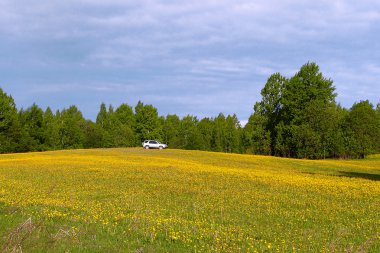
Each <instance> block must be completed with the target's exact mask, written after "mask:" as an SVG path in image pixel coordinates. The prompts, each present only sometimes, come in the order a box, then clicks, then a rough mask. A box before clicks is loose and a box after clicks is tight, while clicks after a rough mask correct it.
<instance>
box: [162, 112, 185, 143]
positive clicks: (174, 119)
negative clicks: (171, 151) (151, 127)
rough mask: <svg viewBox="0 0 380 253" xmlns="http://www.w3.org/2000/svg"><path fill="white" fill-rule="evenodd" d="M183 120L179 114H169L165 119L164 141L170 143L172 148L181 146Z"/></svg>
mask: <svg viewBox="0 0 380 253" xmlns="http://www.w3.org/2000/svg"><path fill="white" fill-rule="evenodd" d="M180 124H181V120H180V119H179V117H178V116H177V115H175V114H174V115H170V114H169V115H167V116H166V118H165V119H164V121H163V128H162V133H163V135H162V137H163V142H165V143H166V144H168V146H169V147H171V148H179V146H180V140H179V130H180Z"/></svg>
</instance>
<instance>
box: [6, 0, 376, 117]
mask: <svg viewBox="0 0 380 253" xmlns="http://www.w3.org/2000/svg"><path fill="white" fill-rule="evenodd" d="M0 38H1V39H0V87H1V88H2V89H3V90H4V91H5V92H7V93H8V94H11V95H12V96H13V98H14V99H15V101H16V104H17V106H18V107H19V108H21V107H23V108H26V107H29V106H30V105H31V104H32V103H34V102H35V103H37V104H38V105H39V106H41V107H42V108H46V106H50V107H51V108H52V109H53V110H56V109H62V108H65V107H66V108H67V107H68V106H69V105H72V104H75V105H77V106H78V107H79V109H80V110H81V111H82V112H83V114H84V116H85V117H86V118H89V119H93V120H94V119H95V118H96V114H97V112H98V111H99V106H100V103H101V102H105V103H107V104H112V105H114V107H117V106H118V105H120V104H121V103H123V102H124V103H128V104H130V105H132V106H134V105H136V103H137V101H139V100H141V101H143V102H144V103H147V104H153V105H154V106H155V107H157V108H158V110H159V113H160V114H161V115H166V114H174V113H175V114H177V115H180V116H185V115H187V114H192V115H195V116H197V117H198V118H202V117H206V116H217V114H218V113H220V112H223V113H225V114H233V113H236V114H237V116H238V118H239V119H240V120H241V121H243V122H244V121H245V120H246V119H247V118H248V117H249V115H250V114H251V113H252V111H253V109H252V108H253V105H254V103H255V102H256V101H258V100H260V90H261V89H262V88H263V86H264V85H265V82H266V80H267V78H268V77H269V76H270V75H271V74H273V73H275V72H280V73H282V74H283V75H285V76H287V77H290V76H292V75H294V74H295V73H296V72H297V70H298V69H299V68H300V67H301V66H302V65H303V64H304V63H306V62H308V61H312V62H316V63H317V64H318V65H319V66H320V69H321V71H322V73H323V74H324V76H326V77H328V78H331V79H332V80H333V81H334V85H335V87H336V91H337V93H338V97H337V101H338V102H339V103H340V104H342V105H343V106H345V107H350V106H351V105H352V104H353V103H354V102H357V101H360V100H364V99H369V100H370V101H371V102H372V103H373V104H376V103H378V102H380V95H379V94H380V83H379V80H380V78H379V77H380V2H379V1H375V0H363V1H343V0H341V1H339V0H330V1H325V0H321V1H301V0H282V1H281V0H278V1H277V0H267V1H253V0H251V1H248V0H202V1H201V0H187V1H181V0H176V1H174V0H166V1H164V0H161V1H159V0H156V1H155V0H139V1H129V0H107V1H104V0H75V1H74V0H65V1H58V0H49V1H37V0H2V1H0Z"/></svg>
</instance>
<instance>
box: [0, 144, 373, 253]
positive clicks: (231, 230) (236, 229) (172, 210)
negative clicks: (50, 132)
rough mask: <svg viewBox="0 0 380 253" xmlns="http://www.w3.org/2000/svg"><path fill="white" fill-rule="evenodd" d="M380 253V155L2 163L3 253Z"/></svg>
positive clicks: (140, 156) (87, 153)
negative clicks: (319, 158)
mask: <svg viewBox="0 0 380 253" xmlns="http://www.w3.org/2000/svg"><path fill="white" fill-rule="evenodd" d="M21 251H22V252H67V251H70V252H380V155H375V156H371V157H369V158H368V159H365V160H347V161H341V160H339V161H338V160H323V161H309V160H294V159H284V158H274V157H265V156H251V155H235V154H222V153H210V152H200V151H183V150H170V149H168V150H143V149H142V148H133V149H98V150H72V151H57V152H44V153H28V154H10V155H1V156H0V252H21Z"/></svg>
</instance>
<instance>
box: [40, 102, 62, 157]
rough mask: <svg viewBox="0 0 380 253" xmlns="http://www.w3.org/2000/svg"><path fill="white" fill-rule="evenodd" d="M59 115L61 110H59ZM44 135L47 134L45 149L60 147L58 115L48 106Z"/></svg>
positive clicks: (45, 115) (45, 113) (45, 114)
mask: <svg viewBox="0 0 380 253" xmlns="http://www.w3.org/2000/svg"><path fill="white" fill-rule="evenodd" d="M57 115H59V112H57ZM43 118H44V123H43V125H44V132H45V133H44V135H45V149H48V150H49V149H52V150H56V149H58V147H59V130H58V121H57V116H56V115H54V114H53V112H52V110H51V109H50V107H48V108H46V110H45V112H44V117H43Z"/></svg>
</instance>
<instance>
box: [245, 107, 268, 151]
mask: <svg viewBox="0 0 380 253" xmlns="http://www.w3.org/2000/svg"><path fill="white" fill-rule="evenodd" d="M267 123H268V119H267V117H265V116H263V115H261V114H259V113H254V114H252V115H251V116H250V117H249V120H248V123H247V124H246V125H245V127H244V131H243V142H244V149H245V152H246V153H252V154H262V155H270V154H271V137H270V131H268V130H266V126H267Z"/></svg>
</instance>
